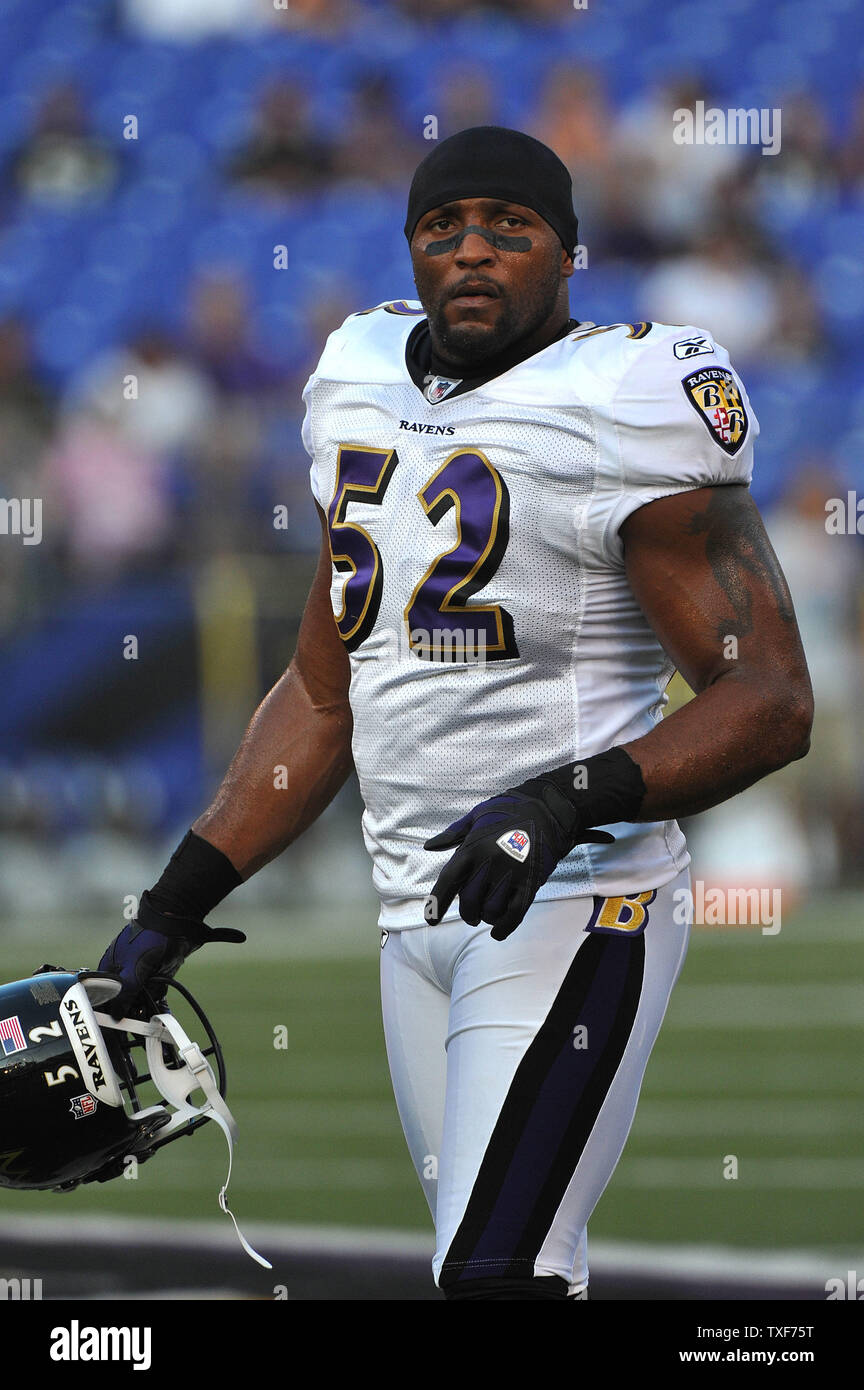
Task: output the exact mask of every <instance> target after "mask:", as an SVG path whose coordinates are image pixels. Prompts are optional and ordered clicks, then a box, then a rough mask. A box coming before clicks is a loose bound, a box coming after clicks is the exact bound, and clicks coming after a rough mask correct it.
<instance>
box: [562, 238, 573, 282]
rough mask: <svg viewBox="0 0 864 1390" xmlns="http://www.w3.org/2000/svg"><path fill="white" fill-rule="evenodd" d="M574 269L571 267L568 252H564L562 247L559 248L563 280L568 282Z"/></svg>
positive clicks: (571, 261) (571, 262) (571, 259)
mask: <svg viewBox="0 0 864 1390" xmlns="http://www.w3.org/2000/svg"><path fill="white" fill-rule="evenodd" d="M574 269H575V266H574V265H573V257H572V256H571V255H570V252H569V251H565V250H564V247H563V246H562V247H561V274H562V275H563V276H564V278H565V279H567V280H569V279H570V276H571V275H572V274H573V271H574Z"/></svg>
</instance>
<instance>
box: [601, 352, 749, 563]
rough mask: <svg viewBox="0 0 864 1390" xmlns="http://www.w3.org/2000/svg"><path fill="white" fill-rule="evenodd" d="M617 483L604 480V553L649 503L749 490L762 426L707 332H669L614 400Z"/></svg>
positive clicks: (616, 546)
mask: <svg viewBox="0 0 864 1390" xmlns="http://www.w3.org/2000/svg"><path fill="white" fill-rule="evenodd" d="M611 427H612V430H613V433H614V447H613V450H612V451H610V452H611V453H612V455H613V457H614V455H615V454H616V453H617V464H618V476H617V479H614V480H613V479H612V478H611V477H610V478H609V479H608V480H607V486H610V494H611V495H610V494H607V509H608V514H607V518H606V525H605V538H606V548H607V551H608V553H609V555H610V557H611V558H612V559H614V560H616V561H618V562H620V561H621V560H622V558H623V547H622V544H621V540H620V537H619V531H620V528H621V526H622V524H623V523H624V521H625V520H626V518H627V517H628V516H630V514H631V513H632V512H635V511H636V510H637V509H638V508H639V507H643V506H645V504H646V503H647V502H653V501H656V500H657V499H658V498H660V497H671V496H674V495H675V494H676V493H680V492H688V491H690V490H692V489H693V488H700V487H713V486H722V485H724V484H728V483H745V484H749V483H750V480H751V478H752V475H753V443H754V440H755V439H756V438H757V436H758V434H759V423H758V421H757V419H756V417H755V415H754V413H753V408H752V406H751V405H750V401H749V400H748V397H747V393H746V391H745V389H744V384H743V382H742V381H741V378H740V377H739V376H738V374H737V372H736V371H735V369H734V368H733V366H732V364H731V362H730V360H729V354H728V352H727V351H726V349H725V348H724V347H721V346H720V344H719V343H715V342H714V341H713V340H712V338H711V335H710V334H709V333H707V332H706V331H705V330H704V329H699V328H694V327H692V326H687V327H682V328H677V329H674V330H673V331H672V332H671V333H670V334H668V336H665V337H664V338H662V339H661V340H660V341H659V342H658V343H656V344H654V345H653V346H651V347H650V348H648V347H647V346H646V348H645V349H644V350H643V351H642V352H640V353H639V356H638V357H637V358H636V360H635V361H634V362H633V364H632V365H631V366H630V367H629V369H628V370H627V371H626V372H625V373H624V375H623V377H622V379H621V382H620V385H619V387H618V389H617V391H616V392H615V395H614V397H613V399H612V406H611Z"/></svg>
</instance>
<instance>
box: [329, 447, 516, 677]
mask: <svg viewBox="0 0 864 1390" xmlns="http://www.w3.org/2000/svg"><path fill="white" fill-rule="evenodd" d="M397 463H398V459H397V457H396V453H395V451H394V450H393V449H369V448H364V447H361V446H359V445H342V446H340V449H339V455H338V460H337V466H336V487H335V489H334V492H333V499H332V501H331V503H330V507H329V510H328V523H329V529H330V551H331V554H332V557H333V566H334V568H335V569H336V571H337V572H338V573H342V574H346V575H347V576H348V577H347V579H346V581H345V585H344V587H343V592H342V609H341V612H340V613H338V614H337V616H336V625H337V627H338V629H339V633H340V636H341V637H342V640H343V642H344V643H345V645H346V647H347V648H348V650H349V651H354V650H355V649H356V648H357V647H359V645H360V643H361V642H363V641H365V639H366V638H367V637H368V636H369V634H370V632H371V631H372V629H373V627H374V626H375V621H376V619H377V617H378V611H379V609H380V607H381V595H382V593H383V586H384V565H383V561H382V558H381V552H380V551H379V549H378V547H377V546H376V544H375V542H374V541H373V539H372V537H371V536H370V535H369V532H368V531H366V530H365V529H364V527H362V526H360V525H359V524H358V523H357V522H353V521H349V520H348V519H347V511H348V507H349V505H350V504H351V502H361V501H362V502H365V503H367V505H368V504H370V503H371V504H373V505H375V506H380V505H381V504H382V502H383V500H384V494H385V493H386V491H387V487H388V485H389V483H390V479H391V478H392V476H393V472H394V469H395V468H396V466H397ZM417 496H418V499H419V501H420V504H421V506H422V507H423V510H424V512H425V513H426V516H427V518H428V520H429V521H430V522H431V524H432V525H433V526H437V525H438V523H439V522H440V521H441V518H442V517H444V516H446V514H447V513H448V512H449V511H450V510H451V508H453V509H454V510H455V513H456V544H455V545H453V546H451V548H450V549H449V550H445V551H444V552H443V553H442V554H441V555H439V556H437V558H436V559H435V560H433V562H432V564H431V565H430V566H429V568H428V569H427V571H426V573H425V574H424V575H423V577H422V578H421V579H420V581H419V583H418V584H417V586H416V588H415V589H414V592H413V594H412V595H411V597H410V598H409V600H408V602H407V604H406V605H405V610H404V617H405V622H406V623H407V626H408V638H409V642H410V645H411V648H412V650H413V651H414V652H415V653H416V654H417V656H419V657H422V658H424V659H426V660H429V661H452V662H475V661H478V660H484V659H485V660H487V661H500V660H502V659H503V658H506V657H516V656H518V655H519V648H518V647H517V645H516V640H515V637H514V635H513V619H512V617H511V615H510V614H509V613H508V612H507V610H506V609H505V608H502V607H501V605H500V604H497V603H490V604H469V599H471V598H473V597H474V595H475V594H477V593H479V591H480V590H481V589H483V588H485V586H486V585H487V584H488V583H489V581H490V580H491V579H492V577H493V575H494V574H495V573H496V571H497V569H498V567H499V565H500V564H501V561H502V559H503V558H504V553H505V551H506V549H507V542H508V539H509V534H510V497H509V494H508V492H507V485H506V483H505V482H504V479H503V478H502V477H501V475H500V473H498V472H497V470H496V469H495V468H493V466H492V464H491V463H490V462H489V460H488V459H487V458H486V456H485V454H483V453H481V451H480V450H479V449H459V450H457V451H456V452H455V453H453V454H451V455H450V457H449V458H447V459H445V461H444V463H442V465H441V467H440V468H439V469H438V471H437V472H436V473H434V474H433V476H432V477H431V478H430V479H429V481H428V482H427V483H426V484H425V485H424V486H423V487H422V488H421V489H420V491H419V492H418V494H417Z"/></svg>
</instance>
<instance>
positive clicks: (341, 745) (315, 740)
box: [192, 507, 352, 879]
mask: <svg viewBox="0 0 864 1390" xmlns="http://www.w3.org/2000/svg"><path fill="white" fill-rule="evenodd" d="M318 512H319V516H320V518H321V528H322V538H321V551H320V554H319V557H318V569H317V572H316V574H315V578H314V580H313V582H312V588H311V590H310V592H309V598H308V600H307V603H306V608H305V611H304V613H303V620H302V622H301V624H300V633H299V636H298V640H297V650H296V652H295V654H294V659H293V660H292V662H291V665H290V666H289V667H288V670H287V671H286V672H285V674H284V675H283V676H281V677H280V679H279V680H278V681H277V682H276V684H275V685H274V686H273V689H272V690H271V691H270V693H269V694H268V695H267V696H266V697H265V698H264V700H263V701H262V703H261V704H260V705H259V707H258V709H257V710H256V711H255V714H254V715H253V716H252V720H251V722H250V724H249V727H248V729H247V730H246V733H245V735H244V737H243V741H242V742H241V744H240V747H239V748H238V750H237V752H236V753H235V755H234V758H233V760H232V762H231V765H230V767H229V768H228V771H227V773H226V774H225V777H224V779H223V781H222V784H221V786H220V787H219V790H218V791H217V793H216V796H215V797H214V799H213V802H212V805H210V806H209V807H208V809H207V810H206V811H205V812H204V814H203V815H201V816H199V817H198V819H197V821H195V823H194V825H193V827H192V829H193V831H194V833H195V834H196V835H198V836H200V837H201V838H203V839H205V840H207V841H208V842H209V843H210V844H211V845H214V846H215V847H216V848H217V849H218V850H221V852H222V853H223V854H224V855H226V856H227V858H228V859H230V861H231V863H232V864H233V865H234V867H235V869H236V870H237V872H238V873H239V874H240V876H241V878H243V879H247V878H250V877H251V876H252V874H254V873H256V872H257V870H258V869H260V868H262V867H263V866H264V865H265V864H267V863H269V862H270V860H271V859H275V858H276V856H277V855H279V854H281V853H282V851H283V849H286V848H287V846H288V845H290V844H291V843H292V841H293V840H296V839H297V836H298V835H301V834H302V833H303V831H304V830H306V829H307V828H308V827H309V826H310V825H311V824H312V822H313V821H314V820H317V818H318V816H320V814H321V812H322V811H323V810H324V809H325V807H326V806H328V805H329V803H330V802H331V801H332V800H333V797H334V796H335V795H336V793H337V792H338V790H339V788H340V787H341V786H342V784H343V783H344V782H345V780H346V778H347V777H348V774H349V772H350V771H351V767H352V761H351V732H352V720H351V709H350V707H349V704H348V683H349V662H348V653H347V651H346V650H345V645H344V643H343V641H342V638H341V637H340V636H339V632H338V629H337V627H336V623H335V621H334V618H333V609H332V607H331V604H330V581H331V573H332V570H331V560H330V546H329V543H328V538H327V527H326V519H325V517H324V514H323V512H322V511H321V509H320V507H319V508H318Z"/></svg>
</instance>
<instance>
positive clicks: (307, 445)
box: [300, 376, 326, 510]
mask: <svg viewBox="0 0 864 1390" xmlns="http://www.w3.org/2000/svg"><path fill="white" fill-rule="evenodd" d="M314 380H315V378H314V376H311V377H310V378H309V380H308V381H307V383H306V385H305V387H304V388H303V405H304V407H305V414H304V416H303V424H302V426H301V428H300V438H301V440H302V441H303V448H304V449H305V450H306V452H307V454H308V455H309V457H310V459H311V460H312V463H311V465H310V467H309V486H310V487H311V489H312V496H313V497H314V498H315V501H316V502H317V503H318V506H319V507H323V506H324V503H323V502H322V501H321V483H320V480H319V478H318V467H317V464H316V462H315V445H314V444H313V442H312V387H313V383H314ZM325 510H326V509H325Z"/></svg>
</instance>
